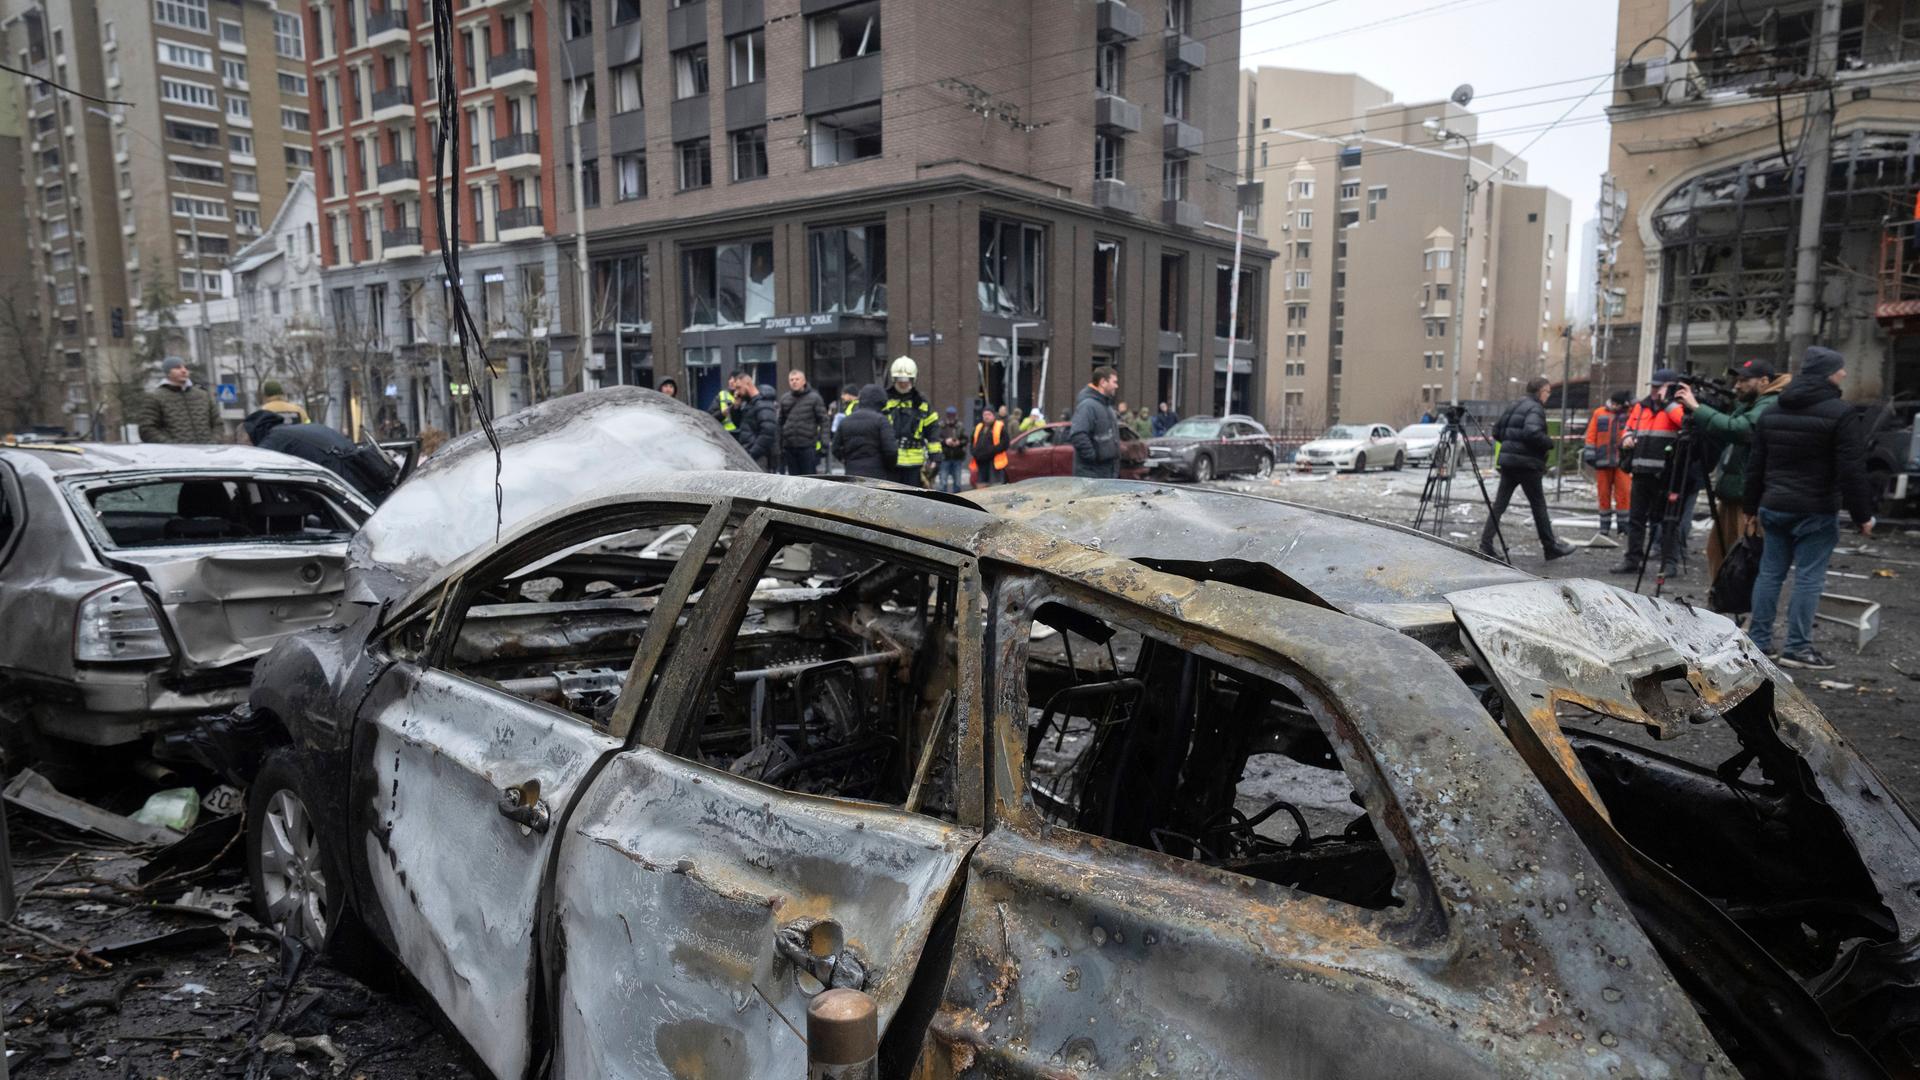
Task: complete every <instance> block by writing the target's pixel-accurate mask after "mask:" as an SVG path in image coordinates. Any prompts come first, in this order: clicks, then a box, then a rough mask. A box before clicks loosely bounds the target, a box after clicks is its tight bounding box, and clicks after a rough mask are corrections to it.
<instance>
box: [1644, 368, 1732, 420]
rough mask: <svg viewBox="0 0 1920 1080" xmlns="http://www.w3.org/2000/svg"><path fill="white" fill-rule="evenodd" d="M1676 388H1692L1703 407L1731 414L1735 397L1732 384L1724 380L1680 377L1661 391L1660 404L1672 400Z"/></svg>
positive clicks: (1703, 377)
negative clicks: (1706, 406) (1707, 406)
mask: <svg viewBox="0 0 1920 1080" xmlns="http://www.w3.org/2000/svg"><path fill="white" fill-rule="evenodd" d="M1678 386H1686V387H1690V388H1692V390H1693V396H1694V397H1695V398H1698V399H1699V400H1700V403H1701V404H1703V405H1709V406H1711V407H1713V408H1715V409H1718V410H1720V411H1721V412H1731V411H1732V410H1733V408H1734V403H1735V400H1736V396H1735V394H1734V392H1733V384H1732V383H1729V382H1727V381H1726V380H1725V379H1715V378H1713V377H1711V376H1707V375H1692V374H1688V375H1682V376H1680V378H1679V379H1678V380H1677V381H1675V382H1671V383H1668V384H1667V385H1666V388H1665V389H1664V390H1663V391H1662V396H1661V398H1660V401H1661V403H1662V404H1665V403H1667V402H1670V401H1672V400H1673V391H1674V388H1675V387H1678Z"/></svg>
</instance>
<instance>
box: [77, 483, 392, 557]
mask: <svg viewBox="0 0 1920 1080" xmlns="http://www.w3.org/2000/svg"><path fill="white" fill-rule="evenodd" d="M87 501H88V503H89V504H90V505H91V507H92V509H93V514H94V517H95V519H96V520H97V521H98V522H99V523H100V527H101V528H102V529H103V530H104V531H105V532H106V534H107V537H108V539H109V541H110V542H111V543H112V544H113V546H114V547H121V548H138V547H158V546H162V545H167V544H195V545H204V544H239V543H254V542H258V541H262V540H266V541H272V542H274V543H283V542H317V543H339V542H341V541H344V540H346V539H348V538H349V537H351V536H352V535H353V531H354V529H356V528H358V527H359V524H360V520H361V515H360V513H359V511H357V510H356V509H355V508H354V507H353V506H352V504H350V503H348V502H347V501H345V500H344V499H341V498H339V497H338V496H336V495H335V494H333V493H332V492H330V491H328V490H327V489H325V488H323V487H321V486H319V485H318V484H303V483H298V482H291V481H283V480H253V479H240V478H234V479H223V478H219V477H204V478H203V477H195V478H190V479H180V480H158V481H150V482H147V483H140V484H128V485H125V486H120V487H106V488H98V489H95V490H92V491H89V492H87Z"/></svg>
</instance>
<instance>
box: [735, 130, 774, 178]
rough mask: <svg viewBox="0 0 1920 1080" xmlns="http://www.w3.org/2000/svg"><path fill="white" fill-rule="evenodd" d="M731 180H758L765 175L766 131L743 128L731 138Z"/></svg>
mask: <svg viewBox="0 0 1920 1080" xmlns="http://www.w3.org/2000/svg"><path fill="white" fill-rule="evenodd" d="M731 141H732V143H733V179H734V180H735V181H736V182H738V181H741V180H758V179H760V178H762V177H764V176H766V175H767V129H766V128H764V127H751V128H743V129H741V130H739V131H736V132H734V133H733V135H732V136H731Z"/></svg>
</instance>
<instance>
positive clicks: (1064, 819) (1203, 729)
mask: <svg viewBox="0 0 1920 1080" xmlns="http://www.w3.org/2000/svg"><path fill="white" fill-rule="evenodd" d="M1026 692H1027V710H1026V713H1027V725H1028V726H1027V739H1026V746H1027V760H1028V762H1029V776H1028V795H1029V798H1030V799H1031V802H1032V805H1033V807H1034V809H1035V810H1036V811H1037V812H1038V813H1039V814H1040V816H1041V817H1043V818H1045V819H1046V820H1047V821H1049V822H1052V823H1053V824H1055V825H1058V826H1063V827H1065V828H1070V829H1075V830H1078V831H1080V832H1085V833H1091V834H1093V835H1095V836H1100V837H1104V838H1106V839H1109V840H1117V841H1120V842H1122V843H1126V844H1132V845H1134V846H1136V847H1143V848H1151V849H1153V850H1155V851H1159V852H1162V853H1164V854H1167V855H1171V856H1174V857H1176V858H1181V859H1190V860H1193V861H1195V862H1201V863H1205V864H1206V865H1208V866H1213V867H1217V868H1219V869H1222V870H1229V871H1232V872H1234V873H1237V874H1243V875H1245V876H1247V877H1251V878H1258V879H1260V880H1262V881H1270V882H1274V883H1276V884H1280V885H1287V886H1291V887H1293V888H1296V889H1299V890H1300V891H1302V892H1306V893H1311V894H1313V895H1316V896H1323V897H1326V898H1328V899H1331V900H1338V901H1341V902H1344V903H1348V904H1353V905H1356V906H1358V907H1364V908H1375V909H1378V908H1386V907H1392V906H1396V905H1397V904H1398V900H1396V899H1395V897H1394V894H1393V885H1394V873H1395V872H1394V865H1393V863H1392V861H1391V859H1390V858H1389V856H1388V854H1387V852H1386V849H1385V848H1384V847H1383V846H1382V844H1381V841H1380V833H1379V830H1378V829H1377V828H1376V825H1375V822H1374V821H1373V819H1372V818H1371V817H1370V816H1369V815H1368V813H1367V811H1366V809H1365V807H1364V806H1362V805H1361V802H1360V797H1359V795H1358V793H1357V792H1356V791H1355V789H1354V786H1353V784H1352V782H1351V781H1350V780H1349V779H1348V778H1347V774H1346V772H1345V770H1344V768H1343V767H1342V764H1341V762H1340V760H1339V759H1338V758H1337V757H1336V756H1335V754H1334V751H1333V747H1332V744H1331V743H1330V742H1329V741H1328V739H1327V737H1326V735H1325V734H1324V733H1323V732H1322V731H1321V728H1320V725H1319V723H1318V722H1317V721H1316V720H1315V719H1314V717H1313V715H1312V714H1311V713H1309V712H1308V710H1307V708H1306V705H1305V703H1304V702H1302V701H1301V699H1300V698H1299V696H1298V695H1296V694H1295V693H1294V692H1293V691H1291V690H1289V689H1288V688H1286V687H1284V686H1282V685H1280V684H1278V683H1276V682H1273V681H1271V680H1269V679H1265V678H1262V677H1260V676H1258V675H1254V674H1249V673H1248V672H1246V671H1243V670H1241V669H1239V668H1237V667H1234V666H1231V665H1229V664H1226V663H1223V662H1222V661H1220V660H1217V659H1214V658H1212V657H1210V656H1205V655H1202V654H1201V653H1199V652H1195V651H1192V650H1188V649H1183V648H1181V647H1179V646H1177V645H1174V644H1172V643H1170V642H1168V641H1166V640H1164V639H1162V638H1160V637H1156V636H1153V635H1149V634H1143V633H1141V632H1139V631H1138V630H1135V629H1133V628H1130V627H1125V626H1121V625H1117V624H1115V623H1112V622H1109V621H1106V620H1104V619H1102V618H1099V617H1097V616H1095V615H1091V614H1088V613H1087V612H1085V611H1082V610H1079V609H1077V608H1071V607H1068V606H1066V605H1064V604H1061V603H1057V602H1050V603H1046V604H1042V605H1041V606H1040V608H1039V609H1038V611H1037V612H1036V614H1035V615H1034V617H1033V626H1032V627H1031V631H1030V634H1029V644H1028V652H1027V661H1026Z"/></svg>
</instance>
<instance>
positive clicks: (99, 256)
mask: <svg viewBox="0 0 1920 1080" xmlns="http://www.w3.org/2000/svg"><path fill="white" fill-rule="evenodd" d="M277 4H278V5H284V10H283V9H282V6H277ZM293 8H294V5H293V3H292V0H239V2H228V3H221V4H218V5H212V6H210V5H209V4H208V2H207V0H6V7H5V10H4V14H3V15H0V19H4V25H5V27H6V34H5V45H6V49H7V51H8V53H9V54H10V55H12V56H14V57H15V58H16V59H17V60H18V61H19V66H21V67H23V68H25V69H26V70H28V71H30V72H32V73H33V74H35V75H39V76H42V77H43V78H46V79H51V80H53V81H54V82H57V83H60V84H61V85H64V86H68V87H72V88H73V89H75V90H79V91H82V92H84V93H86V94H90V95H92V96H94V97H97V98H103V99H106V100H108V101H112V102H123V103H126V104H124V105H123V104H113V105H101V104H95V103H91V102H88V101H86V100H83V99H81V98H79V97H76V96H74V95H69V94H64V93H60V92H57V91H55V90H53V89H52V88H51V87H50V86H49V85H48V84H47V83H45V82H40V81H29V82H28V83H27V84H26V87H25V90H24V93H25V96H26V123H27V135H28V138H29V140H30V141H29V144H28V152H29V154H30V157H29V160H28V161H27V163H26V166H25V168H26V173H27V176H28V177H29V178H30V179H29V181H28V185H27V186H28V189H29V190H28V193H27V201H28V204H29V206H30V208H31V215H30V230H31V235H30V237H29V240H30V246H29V249H28V250H29V255H30V257H31V259H32V260H33V261H34V264H35V267H36V271H37V273H38V275H39V277H40V279H41V287H42V290H43V292H44V307H43V308H41V313H42V316H43V318H44V319H45V320H46V324H47V325H48V326H49V327H50V328H51V329H52V331H53V332H54V334H55V335H56V336H57V338H58V340H59V347H60V349H61V351H62V353H63V354H64V356H65V357H66V360H67V365H68V368H69V370H70V371H72V372H73V373H74V379H73V384H74V385H73V387H72V389H71V391H70V398H69V407H70V409H71V410H72V417H73V419H72V426H73V427H75V428H76V429H77V430H83V431H92V432H94V433H96V434H109V433H111V432H113V431H114V430H116V429H117V423H118V417H117V402H118V400H119V398H120V396H121V395H122V393H123V392H124V391H125V390H126V389H127V388H129V387H138V386H141V385H144V384H145V383H146V382H147V381H149V380H150V379H151V378H154V377H157V373H154V372H146V371H140V370H136V368H135V366H134V364H133V356H134V348H135V334H136V331H137V326H138V322H139V318H140V309H141V307H142V306H143V305H148V304H156V303H165V304H167V305H171V304H173V303H175V302H179V301H193V302H205V301H213V300H216V299H218V298H220V297H223V296H228V295H230V293H231V278H230V275H229V274H228V273H227V271H226V263H227V260H228V259H229V258H230V256H231V255H232V253H233V252H234V251H235V250H237V249H238V248H239V247H240V246H241V245H243V244H245V243H247V242H248V241H249V240H250V239H251V238H253V237H254V236H257V235H259V233H260V230H261V223H262V222H263V221H265V220H268V219H270V218H271V217H272V216H273V215H274V213H275V212H276V211H277V210H278V209H279V207H280V204H281V201H282V200H283V199H284V198H285V196H286V193H287V191H288V189H289V187H290V186H291V185H292V183H293V181H294V180H295V179H296V178H297V177H298V175H299V174H300V173H301V172H303V171H305V170H306V169H308V168H309V167H310V163H311V151H310V149H309V146H310V144H309V141H308V136H307V127H308V116H307V111H306V96H307V86H306V72H305V52H304V46H303V40H302V38H303V34H302V30H301V24H300V20H299V18H298V16H297V15H296V14H295V13H294V10H293ZM183 332H184V331H183ZM183 344H184V343H183ZM202 351H203V352H205V351H206V350H204V349H203V350H202ZM204 374H205V373H203V375H204Z"/></svg>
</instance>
